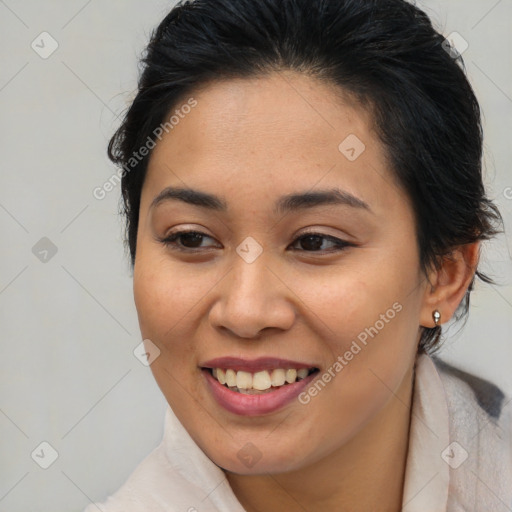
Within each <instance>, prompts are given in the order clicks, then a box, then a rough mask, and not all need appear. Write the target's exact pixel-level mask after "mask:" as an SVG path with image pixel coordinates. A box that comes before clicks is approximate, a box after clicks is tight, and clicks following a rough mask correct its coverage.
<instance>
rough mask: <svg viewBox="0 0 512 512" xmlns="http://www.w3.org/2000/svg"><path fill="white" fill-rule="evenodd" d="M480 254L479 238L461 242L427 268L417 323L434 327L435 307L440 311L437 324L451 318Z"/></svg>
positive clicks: (469, 281)
mask: <svg viewBox="0 0 512 512" xmlns="http://www.w3.org/2000/svg"><path fill="white" fill-rule="evenodd" d="M479 257H480V242H479V241H478V242H474V243H471V244H466V245H461V246H459V247H457V248H456V249H454V250H453V251H452V252H450V253H449V254H448V255H446V256H444V257H443V258H442V260H441V265H440V268H438V269H432V270H431V271H430V272H429V275H428V278H429V282H430V284H427V287H426V289H425V295H424V297H423V305H422V308H421V315H420V325H422V326H423V327H435V326H436V324H435V322H434V319H433V318H432V313H433V312H434V311H435V310H436V309H437V310H438V311H439V312H440V313H441V319H440V321H439V324H442V323H445V322H448V320H450V319H451V318H452V316H453V314H454V313H455V311H456V309H457V307H458V306H459V304H460V302H461V301H462V299H463V298H464V295H465V293H466V291H467V289H468V287H469V285H470V283H471V280H472V279H473V277H474V275H475V271H476V268H477V265H478V260H479Z"/></svg>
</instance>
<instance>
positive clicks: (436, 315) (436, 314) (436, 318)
mask: <svg viewBox="0 0 512 512" xmlns="http://www.w3.org/2000/svg"><path fill="white" fill-rule="evenodd" d="M432 318H433V319H434V323H435V324H436V327H437V326H438V325H439V320H441V313H439V311H438V310H437V309H436V310H435V311H433V313H432Z"/></svg>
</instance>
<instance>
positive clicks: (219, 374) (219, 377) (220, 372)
mask: <svg viewBox="0 0 512 512" xmlns="http://www.w3.org/2000/svg"><path fill="white" fill-rule="evenodd" d="M215 370H216V372H217V380H218V381H219V382H220V383H221V384H226V372H225V371H224V370H223V369H222V368H215Z"/></svg>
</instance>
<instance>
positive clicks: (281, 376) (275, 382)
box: [270, 368, 286, 387]
mask: <svg viewBox="0 0 512 512" xmlns="http://www.w3.org/2000/svg"><path fill="white" fill-rule="evenodd" d="M270 381H271V383H272V386H276V387H277V386H283V385H284V383H285V382H286V375H285V371H284V370H283V369H281V368H279V369H277V370H274V371H273V372H272V376H271V377H270Z"/></svg>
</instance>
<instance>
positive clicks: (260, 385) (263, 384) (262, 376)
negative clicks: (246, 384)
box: [252, 370, 272, 391]
mask: <svg viewBox="0 0 512 512" xmlns="http://www.w3.org/2000/svg"><path fill="white" fill-rule="evenodd" d="M271 385H272V382H271V381H270V375H269V373H268V372H267V371H266V370H264V371H262V372H257V373H255V374H254V375H253V377H252V387H253V388H254V389H257V390H259V391H265V389H268V388H270V386H271Z"/></svg>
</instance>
